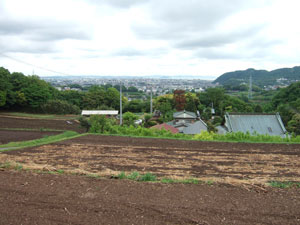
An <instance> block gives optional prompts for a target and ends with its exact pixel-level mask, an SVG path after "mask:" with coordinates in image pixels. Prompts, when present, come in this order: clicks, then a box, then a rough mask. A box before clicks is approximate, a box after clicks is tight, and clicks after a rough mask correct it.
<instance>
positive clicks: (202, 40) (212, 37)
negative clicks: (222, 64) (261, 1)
mask: <svg viewBox="0 0 300 225" xmlns="http://www.w3.org/2000/svg"><path fill="white" fill-rule="evenodd" d="M263 28H264V26H263V25H259V26H253V27H249V28H244V29H241V30H235V31H232V32H229V33H224V32H223V33H220V32H218V31H215V32H211V33H208V34H204V35H201V34H198V35H196V34H195V36H200V37H197V38H192V39H189V38H187V39H184V40H181V41H178V42H176V43H175V44H174V46H175V47H176V48H182V49H196V48H210V47H220V46H223V45H226V44H231V43H234V42H237V41H239V40H245V39H249V38H253V37H254V36H255V35H257V34H259V32H260V30H262V29H263Z"/></svg>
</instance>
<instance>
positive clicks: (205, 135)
mask: <svg viewBox="0 0 300 225" xmlns="http://www.w3.org/2000/svg"><path fill="white" fill-rule="evenodd" d="M193 139H194V140H204V141H230V142H257V143H300V136H297V137H288V136H286V137H280V136H271V135H268V134H257V133H256V134H250V133H249V132H247V133H243V132H237V133H226V134H216V133H213V132H207V131H205V132H201V133H200V134H196V135H195V136H194V137H193Z"/></svg>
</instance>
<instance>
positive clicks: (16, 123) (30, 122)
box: [0, 115, 85, 133]
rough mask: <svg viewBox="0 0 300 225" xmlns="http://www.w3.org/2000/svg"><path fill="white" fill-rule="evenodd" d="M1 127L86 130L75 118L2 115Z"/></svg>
mask: <svg viewBox="0 0 300 225" xmlns="http://www.w3.org/2000/svg"><path fill="white" fill-rule="evenodd" d="M0 128H27V129H55V130H73V131H76V132H79V133H83V132H85V129H84V128H82V127H80V124H79V123H78V122H77V121H74V120H55V119H33V118H20V117H11V116H3V115H0Z"/></svg>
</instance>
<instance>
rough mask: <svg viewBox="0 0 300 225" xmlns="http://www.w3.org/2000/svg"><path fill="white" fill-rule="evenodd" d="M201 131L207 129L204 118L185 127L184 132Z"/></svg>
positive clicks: (193, 132) (198, 132)
mask: <svg viewBox="0 0 300 225" xmlns="http://www.w3.org/2000/svg"><path fill="white" fill-rule="evenodd" d="M201 131H207V125H206V123H204V122H203V121H202V120H199V121H197V122H195V123H192V124H190V125H189V126H188V127H185V128H184V129H183V133H184V134H200V133H201Z"/></svg>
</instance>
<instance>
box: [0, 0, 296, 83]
mask: <svg viewBox="0 0 300 225" xmlns="http://www.w3.org/2000/svg"><path fill="white" fill-rule="evenodd" d="M299 9H300V1H299V0H186V1H183V0H26V1H24V0H0V66H2V67H5V68H7V69H9V70H10V71H11V72H14V71H18V72H23V73H24V74H32V71H33V70H34V73H35V74H37V75H40V76H44V75H62V73H64V74H70V75H136V76H139V75H199V76H211V77H217V76H219V75H221V74H223V73H225V72H229V71H234V70H243V69H247V68H255V69H267V70H272V69H277V68H281V67H293V66H297V65H299V64H300V63H299V59H300V26H299V21H300V13H299ZM26 63H28V64H30V65H28V64H26ZM42 68H44V69H48V70H52V71H57V72H59V73H56V72H50V71H47V70H43V69H42Z"/></svg>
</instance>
